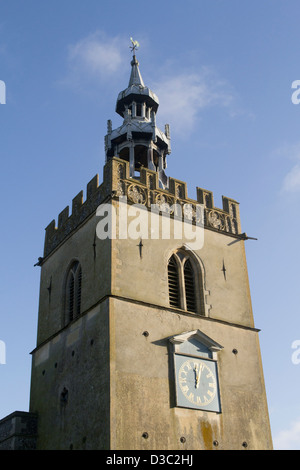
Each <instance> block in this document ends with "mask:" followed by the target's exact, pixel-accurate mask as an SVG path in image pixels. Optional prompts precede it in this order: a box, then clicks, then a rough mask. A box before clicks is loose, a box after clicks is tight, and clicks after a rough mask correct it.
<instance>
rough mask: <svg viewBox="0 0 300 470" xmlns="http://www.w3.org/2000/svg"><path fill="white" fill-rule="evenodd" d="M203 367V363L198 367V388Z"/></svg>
mask: <svg viewBox="0 0 300 470" xmlns="http://www.w3.org/2000/svg"><path fill="white" fill-rule="evenodd" d="M202 369H203V364H200V366H199V368H198V374H197V376H196V388H198V387H199V382H200V377H201V372H202Z"/></svg>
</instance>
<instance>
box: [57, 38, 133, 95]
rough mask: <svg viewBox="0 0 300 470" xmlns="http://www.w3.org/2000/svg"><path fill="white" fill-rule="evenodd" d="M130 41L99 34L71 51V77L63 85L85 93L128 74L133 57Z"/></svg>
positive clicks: (84, 40)
mask: <svg viewBox="0 0 300 470" xmlns="http://www.w3.org/2000/svg"><path fill="white" fill-rule="evenodd" d="M127 44H128V41H126V40H124V38H121V37H119V36H114V37H109V36H107V35H106V34H105V33H103V32H100V31H98V32H96V33H93V34H90V35H89V36H87V37H85V38H83V39H81V40H79V41H78V42H77V43H75V44H72V45H70V46H69V47H68V57H67V68H68V70H67V74H66V76H65V78H64V79H63V80H61V82H60V83H62V84H64V85H69V86H71V87H75V88H77V89H78V88H80V89H82V90H84V89H85V88H86V87H87V86H89V85H90V84H91V83H92V85H93V86H96V85H103V83H104V82H106V83H109V82H110V81H111V80H112V79H113V78H114V77H116V76H118V75H120V73H122V72H123V71H124V69H125V70H126V64H127V68H128V63H129V60H130V56H129V54H128V46H127V48H126V45H127Z"/></svg>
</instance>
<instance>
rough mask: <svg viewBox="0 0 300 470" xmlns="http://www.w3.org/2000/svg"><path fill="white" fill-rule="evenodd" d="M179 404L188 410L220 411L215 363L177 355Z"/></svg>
mask: <svg viewBox="0 0 300 470" xmlns="http://www.w3.org/2000/svg"><path fill="white" fill-rule="evenodd" d="M175 363H176V376H177V377H176V379H177V380H176V382H177V404H178V405H179V406H184V407H187V408H198V409H202V410H209V411H220V406H219V392H218V378H217V369H216V363H215V361H209V360H205V359H201V358H197V357H187V356H180V355H177V357H176V358H175Z"/></svg>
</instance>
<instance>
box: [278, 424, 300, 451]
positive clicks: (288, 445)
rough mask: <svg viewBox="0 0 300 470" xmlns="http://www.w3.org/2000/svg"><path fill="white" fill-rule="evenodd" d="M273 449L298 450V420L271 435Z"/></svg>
mask: <svg viewBox="0 0 300 470" xmlns="http://www.w3.org/2000/svg"><path fill="white" fill-rule="evenodd" d="M273 446H274V449H275V450H300V420H299V421H296V422H294V423H292V424H291V427H290V428H289V429H285V430H283V431H280V432H279V433H278V434H277V435H276V436H275V437H273Z"/></svg>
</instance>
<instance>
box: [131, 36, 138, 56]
mask: <svg viewBox="0 0 300 470" xmlns="http://www.w3.org/2000/svg"><path fill="white" fill-rule="evenodd" d="M130 41H131V43H132V46H129V47H130V49H131V51H132V52H133V54H135V51H136V49H138V48H139V47H140V44H139V43H138V41H134V40H133V39H132V38H130Z"/></svg>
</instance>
